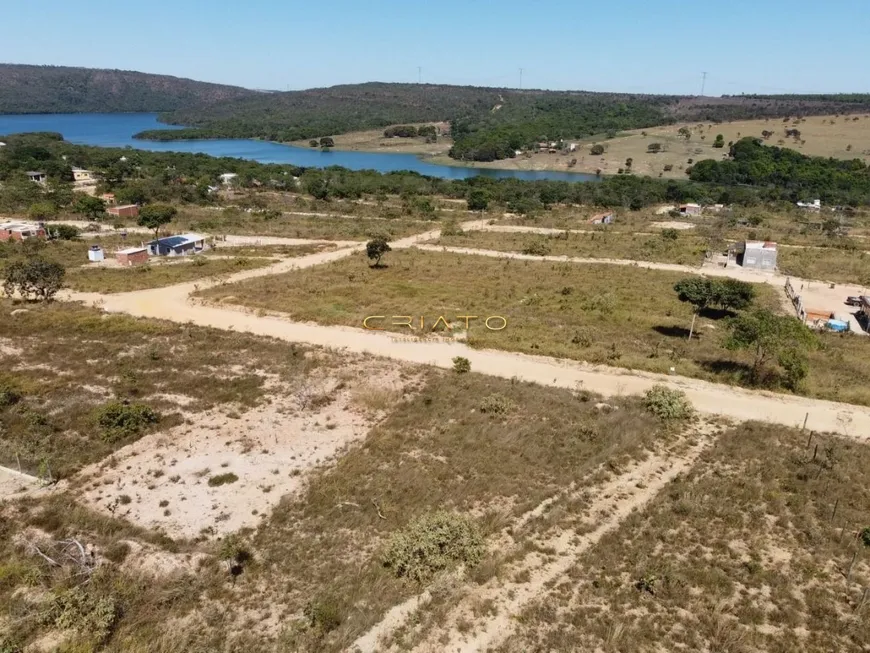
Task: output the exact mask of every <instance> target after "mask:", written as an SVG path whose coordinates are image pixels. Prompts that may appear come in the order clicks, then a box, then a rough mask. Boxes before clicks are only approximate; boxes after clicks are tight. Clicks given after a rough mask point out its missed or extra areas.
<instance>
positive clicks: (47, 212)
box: [27, 200, 57, 220]
mask: <svg viewBox="0 0 870 653" xmlns="http://www.w3.org/2000/svg"><path fill="white" fill-rule="evenodd" d="M27 216H28V217H29V218H30V219H31V220H49V219H51V218H54V217H57V207H56V206H55V205H54V202H47V201H44V200H43V201H41V202H34V203H33V204H31V205H30V208H29V209H27Z"/></svg>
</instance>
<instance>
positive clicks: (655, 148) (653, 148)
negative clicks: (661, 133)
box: [646, 143, 662, 154]
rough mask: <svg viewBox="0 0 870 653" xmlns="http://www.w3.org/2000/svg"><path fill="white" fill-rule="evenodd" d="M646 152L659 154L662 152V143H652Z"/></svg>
mask: <svg viewBox="0 0 870 653" xmlns="http://www.w3.org/2000/svg"><path fill="white" fill-rule="evenodd" d="M646 151H647V152H649V153H650V154H658V153H659V152H661V151H662V144H661V143H650V144H649V145H647V146H646Z"/></svg>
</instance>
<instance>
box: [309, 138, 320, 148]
mask: <svg viewBox="0 0 870 653" xmlns="http://www.w3.org/2000/svg"><path fill="white" fill-rule="evenodd" d="M308 145H309V146H311V147H317V146H318V142H317V139H316V138H312V139H311V140H310V141H308Z"/></svg>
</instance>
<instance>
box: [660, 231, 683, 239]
mask: <svg viewBox="0 0 870 653" xmlns="http://www.w3.org/2000/svg"><path fill="white" fill-rule="evenodd" d="M661 235H662V238H663V239H664V240H677V239H678V238H679V237H680V232H679V231H677V230H676V229H662V234H661Z"/></svg>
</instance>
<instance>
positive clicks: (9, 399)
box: [0, 379, 21, 408]
mask: <svg viewBox="0 0 870 653" xmlns="http://www.w3.org/2000/svg"><path fill="white" fill-rule="evenodd" d="M19 401H21V393H20V392H19V391H18V389H17V388H16V387H15V386H14V385H12V384H11V383H9V382H8V381H3V380H2V379H0V408H8V407H9V406H14V405H15V404H17V403H18V402H19Z"/></svg>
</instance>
